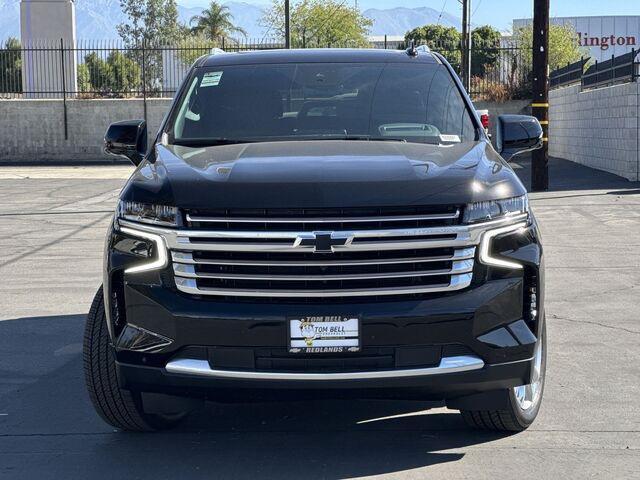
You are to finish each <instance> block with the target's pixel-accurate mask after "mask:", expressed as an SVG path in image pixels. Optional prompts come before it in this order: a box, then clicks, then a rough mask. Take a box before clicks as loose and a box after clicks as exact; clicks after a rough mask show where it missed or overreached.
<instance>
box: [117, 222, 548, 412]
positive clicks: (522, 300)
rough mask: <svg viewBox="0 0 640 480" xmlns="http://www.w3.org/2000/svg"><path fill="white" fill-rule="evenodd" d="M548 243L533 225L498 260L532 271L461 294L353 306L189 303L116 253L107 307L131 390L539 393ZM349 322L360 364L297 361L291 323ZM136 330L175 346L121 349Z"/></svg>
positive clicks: (495, 272)
mask: <svg viewBox="0 0 640 480" xmlns="http://www.w3.org/2000/svg"><path fill="white" fill-rule="evenodd" d="M537 235H538V234H537V228H535V227H532V228H530V229H529V230H528V232H527V233H526V234H525V235H520V236H518V238H517V239H514V238H509V237H507V238H505V239H504V240H499V241H498V242H496V245H495V246H496V248H497V251H498V252H500V254H501V255H502V256H504V257H509V258H512V259H514V260H516V261H518V262H520V263H522V264H523V265H524V266H525V268H524V269H522V270H518V271H508V270H505V269H499V268H498V269H495V268H491V267H484V266H482V265H480V264H477V270H476V271H474V279H475V280H474V282H473V284H472V285H471V286H470V287H468V288H465V289H463V290H460V291H456V292H450V293H447V294H433V295H429V296H425V297H424V298H421V299H419V300H404V301H400V300H396V301H381V302H370V303H365V302H362V303H357V301H355V302H352V303H344V304H340V303H324V302H323V301H322V299H319V300H318V301H317V302H314V303H300V304H297V303H278V302H266V301H265V302H260V301H259V300H257V301H255V302H240V301H238V302H235V301H229V300H227V301H225V300H222V299H211V298H205V297H200V296H196V295H189V294H187V293H184V292H180V291H178V290H177V289H176V288H175V283H174V282H173V278H172V275H171V269H170V268H167V269H165V270H162V271H157V272H150V273H146V274H135V275H127V274H123V266H124V265H126V264H127V263H128V262H131V259H130V258H127V257H126V256H125V255H123V254H122V253H121V252H119V251H116V250H114V249H111V248H107V252H106V253H107V256H106V260H107V268H106V271H105V273H106V275H105V300H106V301H107V312H108V322H109V330H110V333H111V335H112V341H113V343H114V345H115V353H116V360H117V364H118V369H119V379H120V382H121V385H122V387H123V388H129V389H136V390H139V391H143V392H156V393H167V394H172V395H179V396H188V397H205V398H214V399H217V398H223V397H234V398H238V399H240V400H242V399H244V400H246V399H251V398H262V397H263V396H265V395H266V396H270V395H278V396H280V395H282V392H283V391H286V394H287V395H303V396H304V395H305V392H312V395H314V398H315V397H317V396H323V395H329V396H351V395H356V396H359V397H388V396H391V397H394V398H399V397H402V398H413V397H415V396H418V397H419V398H437V399H452V398H460V397H464V396H470V395H471V396H472V395H474V394H480V393H482V392H490V391H496V390H502V389H506V388H510V387H513V386H517V385H522V384H526V383H529V381H530V376H531V358H532V356H533V350H534V345H535V340H536V336H537V333H538V329H539V321H538V320H537V319H532V318H528V317H527V315H528V311H529V304H528V302H529V299H528V298H527V292H528V291H529V289H530V288H531V287H532V286H533V287H535V289H536V291H537V300H536V302H537V303H536V305H535V309H536V310H537V311H538V312H543V311H544V288H543V287H544V275H543V273H544V272H543V268H542V249H541V247H540V244H539V241H538V236H537ZM347 314H348V315H354V316H357V317H358V318H360V320H361V324H360V335H361V338H360V341H361V347H362V352H361V354H357V355H347V354H343V356H342V357H340V356H332V355H315V354H314V355H308V356H306V357H305V356H302V357H300V356H299V355H300V354H289V353H288V351H287V345H288V319H290V318H296V317H299V316H301V315H314V316H315V315H317V316H322V315H327V316H331V315H347ZM127 324H129V325H135V326H136V327H139V328H141V329H144V330H146V331H149V332H153V333H155V334H158V335H160V336H161V337H162V338H167V339H171V342H170V343H169V344H167V345H165V346H162V347H161V348H158V349H154V350H152V351H135V349H127V348H121V347H122V345H119V337H118V335H119V332H121V331H122V329H123V325H127ZM523 325H524V328H523ZM516 327H517V328H516ZM523 330H524V335H523V333H522V332H523ZM527 332H528V333H527ZM504 333H506V337H505V335H504ZM505 338H506V341H505ZM382 359H384V361H383V360H382ZM378 361H380V362H381V363H377V362H378ZM372 362H373V363H372ZM384 362H386V363H384ZM301 363H302V364H303V366H302V368H301V367H300V365H301ZM290 367H291V368H290ZM293 367H295V368H293Z"/></svg>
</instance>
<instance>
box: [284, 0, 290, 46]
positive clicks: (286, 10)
mask: <svg viewBox="0 0 640 480" xmlns="http://www.w3.org/2000/svg"><path fill="white" fill-rule="evenodd" d="M284 48H287V49H289V48H291V5H290V2H289V0H284Z"/></svg>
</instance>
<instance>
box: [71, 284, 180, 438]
mask: <svg viewBox="0 0 640 480" xmlns="http://www.w3.org/2000/svg"><path fill="white" fill-rule="evenodd" d="M83 361H84V377H85V382H86V385H87V390H88V391H89V397H90V398H91V403H93V407H94V408H95V410H96V412H97V413H98V415H100V417H101V418H102V419H103V420H104V421H105V422H107V423H108V424H109V425H112V426H114V427H116V428H118V429H120V430H126V431H130V432H152V431H156V430H166V429H169V428H172V427H175V426H176V425H177V424H178V423H180V421H181V420H182V419H183V418H184V417H185V416H186V413H184V414H176V415H171V416H163V415H150V414H147V413H144V410H143V408H142V400H141V396H140V394H139V393H136V392H132V391H129V390H123V389H121V388H120V386H119V385H118V378H117V371H116V364H115V355H114V352H113V349H112V347H111V344H110V339H109V332H108V330H107V320H106V318H105V314H104V299H103V296H102V287H100V289H99V290H98V292H97V293H96V296H95V298H94V299H93V303H92V304H91V309H90V310H89V314H88V315H87V323H86V326H85V332H84V348H83Z"/></svg>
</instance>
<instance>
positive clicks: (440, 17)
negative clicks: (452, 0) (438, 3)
mask: <svg viewBox="0 0 640 480" xmlns="http://www.w3.org/2000/svg"><path fill="white" fill-rule="evenodd" d="M445 8H447V0H444V3H443V4H442V10H440V15H438V21H437V22H436V25H440V20H441V19H442V14H443V13H444V9H445Z"/></svg>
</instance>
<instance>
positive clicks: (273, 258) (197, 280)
mask: <svg viewBox="0 0 640 480" xmlns="http://www.w3.org/2000/svg"><path fill="white" fill-rule="evenodd" d="M231 213H234V214H235V215H236V216H234V217H231V216H230V215H231ZM303 214H304V216H294V215H303ZM459 219H460V210H459V209H458V208H455V207H448V208H441V209H440V210H435V209H433V208H427V207H423V208H421V207H413V208H412V209H409V210H407V209H394V210H392V211H390V210H389V209H373V210H372V209H368V210H360V211H353V210H345V209H340V210H331V211H328V210H326V209H323V210H305V211H299V210H286V211H277V212H270V211H267V210H262V211H253V212H246V211H244V212H229V211H222V212H206V214H205V212H196V213H194V212H188V213H187V214H186V224H187V226H188V229H186V230H183V231H181V232H178V234H177V235H176V237H175V238H174V239H169V248H170V249H171V259H172V261H173V273H174V276H175V282H176V286H177V288H178V289H179V290H181V291H183V292H186V293H190V294H194V295H209V296H219V297H220V296H223V297H245V298H246V297H259V298H279V299H283V298H292V299H304V298H307V299H312V298H341V297H358V298H360V297H388V296H393V295H415V294H425V293H433V292H444V291H452V290H459V289H462V288H465V287H467V286H469V284H470V283H471V280H472V276H473V266H474V257H475V245H474V244H473V242H472V241H471V238H470V235H469V232H468V231H467V230H466V229H464V228H460V226H459Z"/></svg>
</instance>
